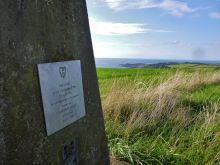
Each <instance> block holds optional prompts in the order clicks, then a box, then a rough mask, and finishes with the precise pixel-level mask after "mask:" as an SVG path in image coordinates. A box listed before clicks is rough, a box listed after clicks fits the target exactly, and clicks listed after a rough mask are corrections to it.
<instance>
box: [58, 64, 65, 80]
mask: <svg viewBox="0 0 220 165" xmlns="http://www.w3.org/2000/svg"><path fill="white" fill-rule="evenodd" d="M59 71H60V76H61V77H62V78H65V77H66V67H65V66H62V67H59Z"/></svg>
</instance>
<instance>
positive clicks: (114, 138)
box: [97, 64, 220, 165]
mask: <svg viewBox="0 0 220 165" xmlns="http://www.w3.org/2000/svg"><path fill="white" fill-rule="evenodd" d="M97 73H98V78H99V79H98V80H99V88H100V92H101V98H102V106H103V111H104V117H105V126H106V132H107V137H108V145H109V148H110V154H111V156H112V157H115V158H116V159H119V160H124V161H127V162H130V163H131V164H135V165H145V164H184V165H190V164H198V165H201V164H220V106H219V105H220V101H219V96H220V69H219V66H212V65H196V64H194V65H193V64H188V65H187V64H184V65H173V66H171V67H170V68H167V69H144V68H143V69H104V68H98V69H97Z"/></svg>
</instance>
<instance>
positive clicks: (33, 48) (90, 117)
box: [0, 0, 109, 165]
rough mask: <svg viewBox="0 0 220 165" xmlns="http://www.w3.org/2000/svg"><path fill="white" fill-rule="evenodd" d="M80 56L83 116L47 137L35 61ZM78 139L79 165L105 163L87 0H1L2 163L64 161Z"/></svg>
mask: <svg viewBox="0 0 220 165" xmlns="http://www.w3.org/2000/svg"><path fill="white" fill-rule="evenodd" d="M74 59H76V60H81V64H82V75H83V85H84V94H85V103H86V113H87V114H86V117H85V118H83V119H81V120H79V121H77V122H76V123H74V124H72V125H70V126H68V127H66V128H64V129H63V130H61V131H59V132H57V133H56V134H54V135H52V136H50V137H46V133H45V124H44V118H43V109H42V103H41V97H40V90H39V84H38V76H37V71H36V64H38V63H45V62H55V61H64V60H74ZM75 138H76V139H78V151H79V155H78V157H79V164H80V165H108V164H109V159H108V149H107V145H106V136H105V133H104V125H103V116H102V111H101V104H100V96H99V91H98V85H97V76H96V71H95V62H94V57H93V50H92V44H91V36H90V31H89V25H88V16H87V11H86V3H85V0H1V1H0V164H7V165H14V164H15V165H19V164H22V165H26V164H27V165H30V164H39V165H42V164H43V165H47V164H48V165H58V164H62V159H61V148H62V145H63V144H64V143H66V142H68V141H71V140H73V139H75Z"/></svg>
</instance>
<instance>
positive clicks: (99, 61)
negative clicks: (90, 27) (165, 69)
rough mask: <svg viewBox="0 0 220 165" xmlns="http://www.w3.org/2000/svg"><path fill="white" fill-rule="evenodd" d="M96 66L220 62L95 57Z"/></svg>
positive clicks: (112, 66) (211, 61)
mask: <svg viewBox="0 0 220 165" xmlns="http://www.w3.org/2000/svg"><path fill="white" fill-rule="evenodd" d="M95 62H96V67H97V68H125V67H122V66H121V64H137V63H142V64H157V63H169V62H175V63H186V62H188V63H202V64H220V61H214V60H210V61H209V60H174V59H129V58H95Z"/></svg>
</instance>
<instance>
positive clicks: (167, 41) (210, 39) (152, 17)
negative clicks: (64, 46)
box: [87, 0, 220, 60]
mask: <svg viewBox="0 0 220 165" xmlns="http://www.w3.org/2000/svg"><path fill="white" fill-rule="evenodd" d="M87 8H88V14H89V22H90V30H91V34H92V41H93V49H94V54H95V57H96V58H98V57H103V58H144V59H188V60H220V0H87Z"/></svg>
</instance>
